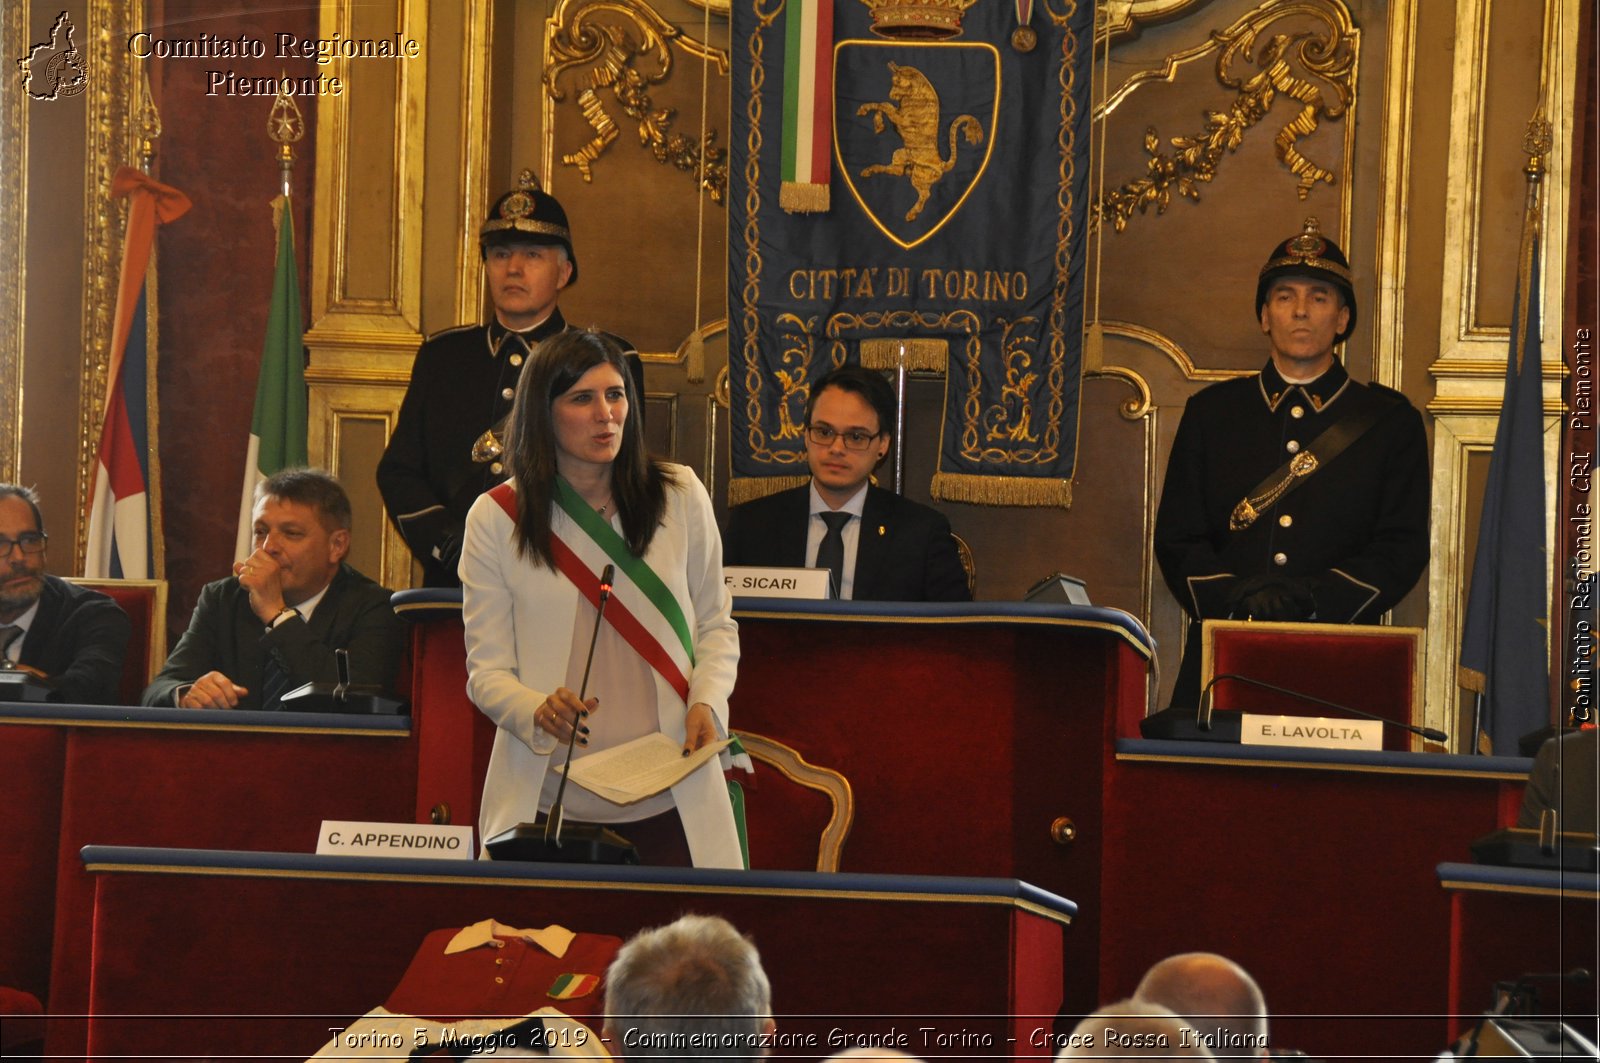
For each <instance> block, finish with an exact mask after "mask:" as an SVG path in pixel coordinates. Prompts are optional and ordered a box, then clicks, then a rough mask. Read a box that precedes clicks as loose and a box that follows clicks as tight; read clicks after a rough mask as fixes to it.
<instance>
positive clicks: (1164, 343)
mask: <svg viewBox="0 0 1600 1063" xmlns="http://www.w3.org/2000/svg"><path fill="white" fill-rule="evenodd" d="M1099 324H1100V327H1101V328H1102V329H1103V330H1104V331H1105V334H1106V335H1107V336H1121V337H1123V338H1124V339H1129V340H1132V341H1134V342H1135V343H1140V344H1143V345H1144V346H1146V347H1149V348H1151V349H1153V350H1155V351H1157V352H1158V353H1160V354H1161V356H1162V357H1164V358H1166V359H1167V360H1168V361H1169V362H1171V363H1172V364H1173V365H1175V366H1177V368H1178V372H1180V373H1182V374H1183V378H1184V379H1185V380H1194V381H1200V382H1203V383H1211V382H1213V381H1217V380H1233V379H1235V378H1237V377H1242V376H1254V375H1255V373H1256V370H1254V369H1201V368H1200V367H1199V366H1197V365H1195V363H1194V359H1193V358H1191V357H1189V352H1188V351H1186V350H1184V349H1183V347H1182V346H1181V345H1180V344H1179V343H1178V342H1177V341H1176V340H1174V339H1173V338H1172V337H1170V336H1168V335H1166V334H1165V333H1162V332H1157V331H1156V330H1155V329H1153V328H1150V327H1149V326H1147V325H1137V324H1134V323H1133V322H1131V321H1102V322H1100V323H1099Z"/></svg>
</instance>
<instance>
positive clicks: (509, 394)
mask: <svg viewBox="0 0 1600 1063" xmlns="http://www.w3.org/2000/svg"><path fill="white" fill-rule="evenodd" d="M516 395H517V393H516V392H515V391H513V390H512V389H510V388H505V389H504V390H502V391H501V392H500V397H501V398H502V399H512V398H516Z"/></svg>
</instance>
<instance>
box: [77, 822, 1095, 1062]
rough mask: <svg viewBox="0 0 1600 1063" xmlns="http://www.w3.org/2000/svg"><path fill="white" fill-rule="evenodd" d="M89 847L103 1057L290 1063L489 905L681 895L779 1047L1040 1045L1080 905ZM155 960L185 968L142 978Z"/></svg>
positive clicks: (563, 907)
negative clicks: (430, 936)
mask: <svg viewBox="0 0 1600 1063" xmlns="http://www.w3.org/2000/svg"><path fill="white" fill-rule="evenodd" d="M85 859H86V860H87V861H88V863H89V874H90V876H91V877H92V878H93V880H94V885H95V890H96V901H95V921H94V939H93V947H94V955H95V965H94V971H93V989H92V998H93V1002H94V1010H95V1011H96V1012H97V1013H100V1015H102V1016H105V1017H96V1018H93V1019H92V1020H91V1022H90V1028H89V1042H88V1043H89V1047H90V1050H91V1052H92V1054H93V1055H95V1056H97V1057H101V1058H110V1057H114V1056H117V1055H119V1054H141V1055H151V1056H156V1057H162V1056H175V1055H179V1054H185V1053H190V1052H195V1051H205V1050H206V1049H205V1047H204V1046H218V1045H226V1046H227V1047H228V1054H229V1055H230V1058H232V1057H233V1056H234V1054H235V1053H237V1054H238V1055H239V1056H241V1057H260V1058H268V1057H271V1056H279V1057H284V1058H293V1057H302V1058H303V1057H304V1056H307V1055H310V1054H311V1052H313V1051H314V1050H315V1049H316V1048H317V1047H319V1046H320V1045H321V1044H322V1043H324V1042H325V1041H326V1040H327V1038H328V1037H329V1033H328V1028H329V1027H330V1026H335V1027H338V1026H344V1025H346V1024H347V1023H349V1022H350V1021H351V1020H353V1019H355V1018H356V1017H357V1016H360V1015H362V1014H364V1013H366V1012H367V1011H368V1010H370V1009H371V1008H372V1007H374V1006H375V1005H377V1004H380V1003H382V1002H383V1000H384V999H385V998H386V997H387V996H388V994H389V991H390V990H391V989H392V988H393V987H394V985H395V984H396V983H397V982H398V981H399V979H400V976H401V974H402V973H403V972H404V971H405V968H406V966H407V964H408V963H409V962H410V959H411V957H412V954H413V953H414V951H415V949H416V948H417V946H418V944H419V943H420V942H421V941H422V939H423V937H424V936H426V934H427V933H429V932H430V931H432V930H436V929H440V928H445V927H454V926H461V925H465V924H468V923H472V922H475V921H477V920H479V919H485V918H491V917H493V918H497V919H500V920H502V921H505V922H509V923H511V924H513V925H518V926H542V925H545V924H546V923H549V922H555V921H559V922H560V923H562V924H563V925H565V926H568V927H570V928H573V929H579V930H587V931H591V932H596V933H607V934H615V935H617V936H620V937H627V936H629V935H631V934H632V933H634V932H635V931H637V930H639V929H642V928H643V927H646V926H653V925H659V924H661V923H666V922H670V921H671V920H673V919H675V918H677V916H678V915H680V914H682V913H683V912H685V911H694V912H700V913H710V914H717V915H721V916H724V917H725V918H727V919H728V920H729V921H731V922H732V923H733V924H734V925H735V926H737V927H738V928H739V929H740V930H741V931H744V932H745V933H748V934H750V935H751V936H752V937H753V939H754V940H755V942H756V945H757V947H758V948H759V949H760V950H761V954H762V961H763V965H764V966H765V968H766V970H767V972H768V975H769V977H770V978H771V981H772V991H773V1001H774V1008H775V1010H776V1011H777V1012H778V1029H779V1032H780V1033H782V1034H785V1035H786V1036H787V1037H791V1038H795V1037H805V1036H809V1037H811V1038H814V1039H815V1042H816V1044H815V1046H814V1047H811V1048H808V1047H806V1046H805V1045H792V1044H791V1045H788V1046H784V1047H781V1048H780V1049H779V1050H777V1051H776V1052H775V1054H776V1055H779V1056H785V1057H789V1058H801V1059H815V1058H819V1057H822V1056H826V1055H829V1054H831V1053H832V1052H833V1051H835V1050H837V1048H838V1047H840V1046H839V1045H838V1044H831V1045H830V1044H829V1043H828V1041H829V1037H830V1033H832V1032H833V1031H838V1032H839V1033H841V1034H845V1035H850V1036H873V1035H876V1036H884V1035H887V1034H889V1033H891V1032H896V1033H904V1034H907V1035H909V1036H910V1037H911V1038H913V1040H912V1041H911V1042H910V1043H908V1044H907V1045H906V1046H905V1047H906V1050H908V1051H911V1052H914V1053H915V1054H917V1055H921V1056H949V1055H960V1054H975V1055H983V1056H1009V1055H1012V1054H1016V1055H1020V1056H1029V1057H1048V1056H1049V1055H1051V1054H1052V1053H1051V1049H1050V1046H1049V1044H1048V1043H1047V1042H1046V1041H1045V1040H1044V1038H1043V1037H1042V1036H1041V1035H1040V1032H1039V1031H1048V1030H1049V1028H1050V1021H1051V1020H1050V1017H1051V1016H1053V1015H1054V1013H1055V1009H1056V1007H1057V1006H1058V1004H1059V1001H1060V987H1061V982H1062V975H1061V964H1062V931H1063V929H1064V923H1065V922H1066V921H1067V920H1069V919H1070V918H1071V914H1072V907H1073V906H1072V905H1071V904H1070V902H1065V901H1062V900H1061V899H1060V898H1057V897H1050V896H1048V895H1047V894H1044V893H1043V892H1042V891H1038V890H1034V889H1032V888H1031V887H1027V886H1023V885H1021V884H1019V883H1016V882H1007V881H1003V880H938V879H911V878H892V877H886V876H857V875H847V874H818V873H815V872H809V873H802V872H733V873H730V872H717V871H696V870H693V869H681V870H677V869H649V868H618V869H610V870H609V871H608V870H605V869H595V868H556V867H551V868H545V869H538V868H535V867H531V866H521V867H507V866H505V865H500V866H496V865H490V864H476V865H474V864H467V865H466V866H465V867H463V866H462V865H460V864H452V863H450V862H447V861H386V860H372V859H367V860H361V859H351V858H340V857H306V856H282V857H280V856H275V855H273V854H255V853H236V854H228V853H197V852H192V851H191V852H185V853H170V852H162V851H159V850H132V851H129V850H115V849H103V848H100V847H96V848H94V849H92V850H90V851H89V852H88V853H87V854H86V855H85ZM155 956H159V957H162V961H161V963H162V966H163V967H164V968H165V969H167V970H171V971H182V972H183V977H181V978H160V979H152V978H151V977H149V958H150V957H155ZM175 1015H183V1016H195V1017H193V1018H189V1017H186V1018H184V1020H183V1021H182V1022H173V1021H172V1019H171V1018H170V1017H171V1016H175ZM124 1016H161V1017H164V1018H151V1019H128V1018H124ZM276 1016H282V1018H275V1017H276ZM1010 1016H1022V1017H1020V1018H1010ZM921 1027H928V1028H929V1039H928V1040H926V1041H925V1040H924V1039H923V1038H922V1036H921V1034H920V1032H919V1028H921ZM1012 1038H1014V1039H1015V1043H1013V1042H1012V1041H1011V1040H1008V1039H1012ZM941 1039H942V1041H943V1043H941ZM979 1041H982V1042H986V1046H985V1045H980V1044H975V1043H974V1042H979Z"/></svg>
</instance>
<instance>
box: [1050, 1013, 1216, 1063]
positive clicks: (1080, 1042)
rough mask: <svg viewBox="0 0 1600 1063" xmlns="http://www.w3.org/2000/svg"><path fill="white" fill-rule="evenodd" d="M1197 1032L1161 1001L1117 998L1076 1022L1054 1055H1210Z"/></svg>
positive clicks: (1167, 1056) (1189, 1056) (1153, 1056)
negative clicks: (1158, 1002) (1064, 1044)
mask: <svg viewBox="0 0 1600 1063" xmlns="http://www.w3.org/2000/svg"><path fill="white" fill-rule="evenodd" d="M1211 1058H1213V1057H1212V1055H1211V1053H1210V1052H1208V1051H1207V1050H1206V1047H1205V1045H1203V1044H1201V1043H1200V1035H1199V1034H1198V1033H1197V1032H1196V1031H1195V1030H1193V1029H1191V1028H1190V1027H1189V1026H1187V1025H1185V1023H1184V1021H1183V1020H1182V1019H1180V1018H1179V1017H1178V1016H1177V1015H1175V1014H1173V1013H1172V1011H1170V1010H1169V1009H1167V1008H1164V1007H1162V1006H1161V1005H1160V1004H1150V1003H1147V1002H1145V1001H1142V1000H1120V1001H1118V1002H1117V1003H1115V1004H1108V1005H1107V1006H1105V1007H1103V1008H1101V1009H1100V1010H1099V1011H1097V1012H1095V1013H1094V1014H1093V1015H1090V1016H1089V1017H1088V1018H1086V1019H1084V1020H1083V1021H1082V1022H1080V1023H1078V1025H1077V1026H1075V1027H1073V1029H1072V1034H1071V1036H1070V1037H1068V1039H1067V1045H1066V1047H1065V1048H1063V1049H1062V1050H1061V1051H1060V1052H1059V1053H1057V1054H1056V1059H1058V1060H1061V1059H1211Z"/></svg>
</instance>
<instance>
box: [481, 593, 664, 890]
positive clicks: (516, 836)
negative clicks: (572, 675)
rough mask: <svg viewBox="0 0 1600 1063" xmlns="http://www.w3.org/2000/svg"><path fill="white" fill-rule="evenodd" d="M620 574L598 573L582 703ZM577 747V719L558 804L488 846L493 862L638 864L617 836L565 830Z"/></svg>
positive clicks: (582, 828) (585, 827)
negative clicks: (540, 821) (539, 821)
mask: <svg viewBox="0 0 1600 1063" xmlns="http://www.w3.org/2000/svg"><path fill="white" fill-rule="evenodd" d="M616 571H617V566H615V565H607V566H606V567H605V571H603V572H601V573H600V601H599V603H598V609H597V610H596V611H595V616H594V631H593V633H591V634H590V636H589V655H588V658H587V659H586V660H585V661H584V664H583V682H582V683H580V684H579V690H578V700H579V701H583V700H584V699H585V698H586V697H587V696H588V694H589V670H590V669H591V668H592V667H593V666H594V648H595V645H596V643H598V642H599V641H600V623H601V621H603V620H604V619H605V615H606V602H608V601H610V600H611V585H612V580H613V578H614V577H615V576H616ZM577 743H578V721H576V720H574V721H573V726H572V734H571V735H569V736H567V757H566V763H565V764H564V765H563V766H562V768H561V782H560V784H559V785H557V787H556V799H555V801H554V802H553V803H552V804H551V805H550V811H549V812H548V813H546V814H545V819H544V824H543V825H542V826H541V825H539V824H535V823H519V824H517V825H516V826H515V827H512V828H510V829H509V830H504V831H501V832H500V833H499V834H496V835H495V836H494V837H493V838H490V839H489V840H488V841H486V842H484V848H485V849H487V850H489V855H490V856H491V857H492V858H493V859H495V860H525V861H530V862H535V863H563V864H637V863H638V862H639V850H638V849H637V848H635V847H634V845H633V843H632V842H630V841H628V839H626V838H624V837H623V836H622V835H620V834H618V833H617V832H616V831H613V830H609V829H607V828H605V827H601V826H599V825H597V824H593V823H574V824H572V825H571V826H570V827H569V826H567V824H566V822H565V821H566V814H565V811H564V809H563V801H564V799H565V798H566V794H567V778H568V776H569V775H571V773H572V753H573V749H574V747H576V745H577Z"/></svg>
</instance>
